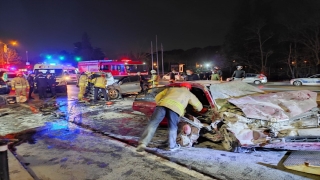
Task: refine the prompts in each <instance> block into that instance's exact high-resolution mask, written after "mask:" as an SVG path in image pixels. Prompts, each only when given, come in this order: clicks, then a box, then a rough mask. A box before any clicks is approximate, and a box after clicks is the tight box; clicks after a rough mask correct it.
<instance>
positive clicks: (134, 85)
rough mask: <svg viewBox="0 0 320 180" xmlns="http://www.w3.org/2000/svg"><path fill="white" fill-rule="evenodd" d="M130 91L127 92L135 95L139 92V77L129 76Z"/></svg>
mask: <svg viewBox="0 0 320 180" xmlns="http://www.w3.org/2000/svg"><path fill="white" fill-rule="evenodd" d="M130 86H131V87H130V90H128V92H130V93H135V92H140V89H141V88H140V77H139V76H130Z"/></svg>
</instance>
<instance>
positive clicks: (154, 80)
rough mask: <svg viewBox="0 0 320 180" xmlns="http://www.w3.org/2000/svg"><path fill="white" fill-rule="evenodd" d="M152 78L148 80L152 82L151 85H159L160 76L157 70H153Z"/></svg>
mask: <svg viewBox="0 0 320 180" xmlns="http://www.w3.org/2000/svg"><path fill="white" fill-rule="evenodd" d="M150 72H151V79H150V80H149V81H148V82H149V83H151V87H153V88H154V87H157V86H158V84H159V76H158V75H157V71H156V70H154V69H153V70H151V71H150Z"/></svg>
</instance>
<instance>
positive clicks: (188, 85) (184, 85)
mask: <svg viewBox="0 0 320 180" xmlns="http://www.w3.org/2000/svg"><path fill="white" fill-rule="evenodd" d="M180 87H186V88H188V89H189V90H190V89H191V84H189V83H181V84H180Z"/></svg>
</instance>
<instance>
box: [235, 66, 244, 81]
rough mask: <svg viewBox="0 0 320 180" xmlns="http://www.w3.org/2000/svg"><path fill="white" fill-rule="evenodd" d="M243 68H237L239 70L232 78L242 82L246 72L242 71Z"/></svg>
mask: <svg viewBox="0 0 320 180" xmlns="http://www.w3.org/2000/svg"><path fill="white" fill-rule="evenodd" d="M242 68H243V67H242V66H237V70H235V71H234V72H233V74H232V78H233V80H234V81H242V79H243V78H244V77H245V75H246V72H245V71H244V70H242Z"/></svg>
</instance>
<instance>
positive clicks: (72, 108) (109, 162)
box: [15, 85, 314, 179]
mask: <svg viewBox="0 0 320 180" xmlns="http://www.w3.org/2000/svg"><path fill="white" fill-rule="evenodd" d="M77 92H78V89H77V88H76V87H75V86H74V85H71V86H69V87H68V96H67V97H66V96H61V97H59V98H58V99H57V102H60V103H61V102H64V103H65V104H67V105H65V106H63V107H62V108H61V111H64V112H68V113H69V115H68V117H67V119H68V120H69V122H67V121H66V120H61V119H55V120H52V121H51V122H48V123H45V126H44V128H43V130H42V131H36V132H34V133H33V134H31V136H26V137H25V141H26V142H27V143H22V144H20V145H19V146H17V148H16V151H15V152H16V153H17V155H18V157H19V158H20V160H21V161H22V162H24V163H26V164H27V167H28V169H29V170H30V172H31V173H32V174H33V175H34V176H35V177H36V178H38V179H204V178H205V177H201V175H199V174H197V173H196V175H194V174H193V175H194V176H195V177H191V176H190V172H188V169H187V168H186V169H183V168H182V169H179V167H180V166H179V165H177V166H174V165H173V166H172V165H170V164H167V163H164V160H163V159H157V160H155V159H154V158H152V157H153V156H148V155H147V154H148V153H146V154H140V153H136V152H135V149H134V148H133V147H132V146H130V145H127V144H135V143H136V141H137V139H138V137H139V135H140V133H141V131H142V130H143V129H144V126H145V125H146V124H147V120H148V119H147V118H146V117H145V116H143V115H141V114H135V113H134V112H132V110H131V109H130V108H131V106H130V104H132V100H133V97H130V96H128V97H126V99H125V101H116V102H115V104H114V105H112V106H110V107H106V106H103V107H102V106H86V105H84V104H78V103H77V102H76V101H74V99H76V98H77ZM106 135H107V136H106ZM165 137H166V129H164V128H160V129H159V130H158V131H157V133H156V135H155V138H154V139H153V140H152V143H151V144H150V147H151V148H150V149H149V151H150V152H152V154H156V155H157V156H160V157H164V158H165V159H168V160H170V161H171V162H174V163H173V164H175V163H177V164H181V165H182V167H184V166H186V167H188V168H190V169H193V170H196V171H197V172H200V173H203V174H205V175H208V176H207V177H211V178H212V177H217V178H218V179H256V178H258V179H305V178H306V177H307V178H312V179H314V176H312V175H311V176H308V175H306V174H304V173H298V172H292V171H289V170H286V169H284V168H283V167H279V164H278V163H279V162H280V161H281V160H282V159H283V158H284V157H285V156H286V151H275V152H274V151H270V152H269V151H266V152H254V153H251V154H235V153H229V152H225V151H219V150H213V149H211V148H209V149H208V148H190V149H188V148H183V149H181V150H179V151H178V152H174V153H171V152H167V151H164V150H161V149H158V148H154V147H158V145H159V142H163V141H164V140H165ZM118 140H121V141H123V142H125V144H123V143H121V142H119V141H118ZM203 147H210V145H208V144H207V145H204V146H203ZM243 164H245V166H243ZM270 167H271V168H270ZM190 171H191V170H190Z"/></svg>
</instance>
